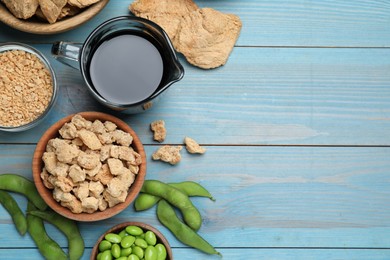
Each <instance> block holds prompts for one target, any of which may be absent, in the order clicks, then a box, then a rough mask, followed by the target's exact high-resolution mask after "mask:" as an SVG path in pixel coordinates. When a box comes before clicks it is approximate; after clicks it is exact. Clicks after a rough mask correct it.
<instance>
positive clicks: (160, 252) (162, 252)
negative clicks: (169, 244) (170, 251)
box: [155, 243, 167, 260]
mask: <svg viewBox="0 0 390 260" xmlns="http://www.w3.org/2000/svg"><path fill="white" fill-rule="evenodd" d="M155 248H156V251H157V260H165V259H166V258H167V249H166V248H165V246H164V245H163V244H160V243H158V244H157V245H155Z"/></svg>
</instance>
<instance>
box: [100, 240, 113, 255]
mask: <svg viewBox="0 0 390 260" xmlns="http://www.w3.org/2000/svg"><path fill="white" fill-rule="evenodd" d="M111 246H112V244H111V242H110V241H107V240H105V239H104V240H102V242H100V243H99V251H100V252H103V251H106V250H108V249H111Z"/></svg>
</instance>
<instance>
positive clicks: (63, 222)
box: [28, 210, 84, 260]
mask: <svg viewBox="0 0 390 260" xmlns="http://www.w3.org/2000/svg"><path fill="white" fill-rule="evenodd" d="M28 214H30V215H33V216H36V217H39V218H41V219H43V220H45V221H47V222H49V223H51V224H53V225H54V226H55V227H57V228H58V229H59V230H60V231H61V232H62V233H64V235H65V236H66V238H67V240H68V245H69V259H70V260H78V259H80V258H81V256H82V255H83V253H84V240H83V238H82V236H81V234H80V231H79V229H78V227H77V224H76V222H75V221H73V220H70V219H67V218H65V217H63V216H61V215H59V214H57V213H56V212H54V211H52V210H50V211H39V210H31V211H29V212H28Z"/></svg>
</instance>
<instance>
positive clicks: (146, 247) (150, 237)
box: [96, 226, 167, 260]
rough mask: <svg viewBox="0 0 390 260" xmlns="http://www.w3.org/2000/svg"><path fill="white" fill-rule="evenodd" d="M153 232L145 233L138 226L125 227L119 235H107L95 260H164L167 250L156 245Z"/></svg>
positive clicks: (158, 244)
mask: <svg viewBox="0 0 390 260" xmlns="http://www.w3.org/2000/svg"><path fill="white" fill-rule="evenodd" d="M157 242H158V241H157V236H156V234H155V233H154V232H153V231H150V230H148V231H146V232H144V230H143V229H142V228H140V227H138V226H127V227H126V228H124V229H123V230H121V231H120V232H119V233H108V234H106V235H105V236H104V239H103V240H102V241H101V242H100V243H99V247H98V248H99V253H98V255H97V258H96V259H97V260H108V259H120V260H122V259H123V260H125V259H127V260H139V259H145V260H164V259H166V258H167V249H166V248H165V246H164V245H163V244H161V243H157Z"/></svg>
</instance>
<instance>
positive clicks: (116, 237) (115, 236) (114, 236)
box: [104, 233, 122, 244]
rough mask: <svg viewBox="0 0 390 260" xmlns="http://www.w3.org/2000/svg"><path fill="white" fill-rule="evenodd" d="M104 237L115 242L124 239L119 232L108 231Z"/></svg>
mask: <svg viewBox="0 0 390 260" xmlns="http://www.w3.org/2000/svg"><path fill="white" fill-rule="evenodd" d="M104 238H105V239H106V240H107V241H109V242H111V243H113V244H118V243H120V242H121V241H122V238H121V237H120V236H119V235H118V234H114V233H108V234H107V235H105V236H104Z"/></svg>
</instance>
